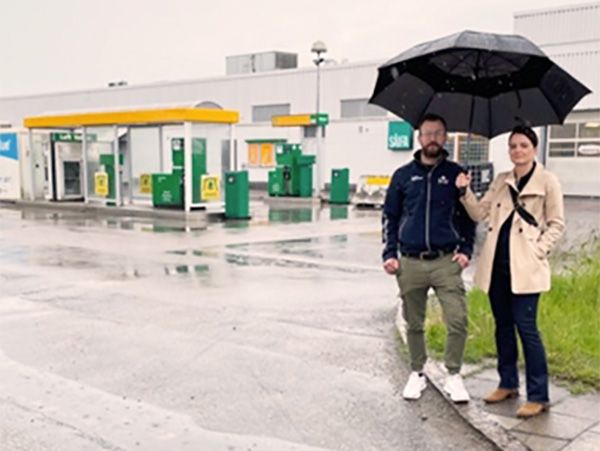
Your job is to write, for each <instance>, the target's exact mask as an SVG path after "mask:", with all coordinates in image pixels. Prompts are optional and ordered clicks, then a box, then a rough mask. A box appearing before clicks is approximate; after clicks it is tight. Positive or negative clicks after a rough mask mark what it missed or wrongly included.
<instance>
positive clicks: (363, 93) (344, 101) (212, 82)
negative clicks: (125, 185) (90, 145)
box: [0, 2, 600, 196]
mask: <svg viewBox="0 0 600 451" xmlns="http://www.w3.org/2000/svg"><path fill="white" fill-rule="evenodd" d="M514 18H515V21H514V32H515V33H518V34H522V35H525V36H527V37H528V38H530V39H532V40H533V41H534V42H535V43H536V44H538V45H540V46H541V47H542V49H543V50H544V51H545V52H546V53H547V54H548V55H549V56H550V57H551V58H553V59H554V60H555V61H556V62H557V63H558V64H559V65H561V66H562V67H563V68H564V69H566V70H567V71H568V72H570V73H571V74H573V75H574V76H575V77H576V78H577V79H579V80H580V81H581V82H582V83H584V84H585V85H586V86H587V87H588V88H590V89H591V90H592V91H593V94H590V95H588V96H587V97H586V98H584V99H583V100H582V101H581V102H580V104H579V105H577V107H576V110H575V111H574V112H573V113H572V114H571V115H570V116H569V117H568V119H567V121H566V122H567V124H566V125H565V126H562V127H549V128H547V129H543V128H542V129H540V132H541V134H542V135H543V136H542V145H541V149H540V151H541V155H540V159H541V160H542V161H543V162H544V163H545V164H547V166H548V167H549V168H550V169H551V170H553V171H554V172H556V173H557V174H558V176H559V178H560V180H561V182H562V183H563V189H564V191H565V194H568V195H579V196H600V176H599V174H600V151H598V152H597V153H596V151H595V149H596V146H597V147H598V148H599V149H600V27H599V26H598V24H599V23H600V2H597V3H592V4H586V5H580V6H570V7H565V8H554V9H549V10H544V11H533V12H523V13H517V14H515V16H514ZM401 50H403V49H398V52H400V51H401ZM391 56H393V55H390V57H391ZM381 63H383V61H368V62H360V63H352V64H339V65H327V64H326V65H323V66H321V80H320V86H321V89H320V91H321V98H320V112H324V113H328V114H329V118H330V122H329V125H328V126H327V127H326V130H325V136H324V137H323V139H322V141H321V145H322V147H323V148H322V150H321V152H320V161H318V163H317V166H318V170H319V171H320V174H319V176H318V177H316V178H317V179H320V180H322V181H323V182H328V181H329V179H330V173H331V169H333V168H349V169H350V181H351V183H357V182H358V180H359V177H360V176H361V175H389V174H391V173H392V172H393V170H394V169H395V168H397V167H398V166H400V165H402V164H404V163H405V162H407V161H409V160H410V158H411V157H412V150H414V148H416V147H417V146H418V142H417V140H416V135H415V136H414V139H413V143H412V146H411V147H410V148H408V149H403V150H394V149H390V147H394V146H390V145H389V144H390V142H389V139H388V138H389V133H390V129H391V128H390V127H391V126H390V123H391V122H392V123H395V122H399V121H401V119H399V118H397V117H395V116H394V115H392V114H390V113H387V112H385V111H384V110H382V109H380V108H378V107H376V106H372V105H368V104H367V100H368V98H369V97H370V95H371V93H372V90H373V87H374V84H375V79H376V76H377V67H378V66H379V65H380V64H381ZM156 105H185V106H188V107H189V106H212V107H222V108H224V109H228V110H237V111H239V112H240V123H239V124H238V125H237V126H236V130H235V141H236V145H237V169H240V168H247V169H248V170H249V172H250V180H251V182H257V183H266V181H267V173H268V171H269V170H271V169H272V164H273V161H272V159H266V163H265V164H262V163H261V161H258V162H257V161H252V159H251V158H249V153H250V152H249V144H248V143H247V141H260V140H277V139H285V140H287V141H288V142H301V140H302V139H303V138H304V137H307V136H310V134H311V133H312V132H314V130H313V131H311V130H310V128H306V129H305V128H274V127H272V125H271V116H273V115H287V114H303V113H315V112H316V111H315V110H316V69H315V68H312V67H310V68H299V69H285V70H276V71H271V72H262V73H251V74H245V75H228V76H223V77H217V78H207V79H200V80H186V81H174V82H163V83H154V84H145V85H138V86H116V87H112V88H105V89H95V90H86V91H75V92H61V93H51V94H41V95H29V96H19V97H7V98H0V119H1V120H2V121H3V122H8V123H10V124H12V126H14V127H21V126H22V122H23V118H25V117H28V116H35V115H41V114H44V113H48V112H54V113H56V112H63V111H88V110H114V109H127V108H133V107H135V108H143V107H144V106H148V107H154V106H156ZM506 139H507V137H506V135H504V136H500V137H497V138H495V139H493V140H492V141H491V142H490V143H489V145H488V143H487V142H481V143H480V147H481V152H480V157H481V160H482V161H485V160H487V159H488V158H489V159H490V160H491V161H492V162H493V163H494V166H495V171H496V172H499V171H503V170H507V169H508V168H510V161H509V159H508V152H507V144H506ZM463 141H464V138H463V137H462V136H456V137H453V141H452V144H453V148H454V152H453V153H454V155H453V157H454V158H456V159H459V160H460V145H461V143H462V142H463ZM306 142H310V140H308V141H306ZM306 152H307V153H314V149H306ZM209 158H210V156H209ZM219 158H220V157H219Z"/></svg>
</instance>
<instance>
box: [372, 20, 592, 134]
mask: <svg viewBox="0 0 600 451" xmlns="http://www.w3.org/2000/svg"><path fill="white" fill-rule="evenodd" d="M588 93H590V90H589V89H587V88H586V87H585V86H584V85H582V84H581V83H579V82H578V81H577V80H575V79H574V78H573V77H572V76H570V75H569V74H568V73H567V72H565V71H564V70H563V69H561V68H560V67H559V66H558V65H556V64H555V63H554V62H552V60H550V58H548V57H547V56H546V55H545V54H544V52H542V51H541V50H540V49H539V48H538V47H537V46H536V45H535V44H533V43H532V42H531V41H529V40H528V39H525V38H524V37H522V36H515V35H498V34H491V33H478V32H474V31H463V32H461V33H457V34H453V35H451V36H447V37H444V38H441V39H437V40H435V41H431V42H426V43H424V44H420V45H417V46H415V47H412V48H411V49H408V50H407V51H405V52H403V53H401V54H400V55H398V56H397V57H396V58H394V59H392V60H390V61H388V62H387V63H385V64H384V65H383V66H381V67H379V75H378V77H377V83H376V85H375V91H374V92H373V95H372V96H371V99H370V100H369V102H370V103H374V104H376V105H379V106H381V107H383V108H385V109H387V110H389V111H391V112H392V113H395V114H397V115H398V116H400V117H401V118H403V119H404V120H406V121H408V122H410V123H411V124H412V125H413V126H414V127H417V125H418V123H419V120H420V119H421V118H422V117H423V115H424V114H426V113H435V114H438V115H440V116H442V117H443V118H444V119H445V120H446V122H447V123H448V129H449V130H451V131H464V132H469V133H470V132H473V133H476V134H478V135H481V136H485V137H488V138H492V137H494V136H496V135H499V134H501V133H504V132H507V131H509V130H511V129H512V128H513V127H514V126H515V125H517V124H526V125H529V126H536V125H547V124H561V123H562V122H563V121H564V119H565V117H566V116H567V114H569V112H570V111H571V110H572V109H573V107H574V106H575V105H576V104H577V102H579V100H580V99H581V98H582V97H583V96H585V95H586V94H588Z"/></svg>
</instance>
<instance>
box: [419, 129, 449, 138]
mask: <svg viewBox="0 0 600 451" xmlns="http://www.w3.org/2000/svg"><path fill="white" fill-rule="evenodd" d="M419 134H420V135H421V136H423V137H424V138H443V137H444V136H446V132H445V131H444V130H436V131H435V132H424V133H419Z"/></svg>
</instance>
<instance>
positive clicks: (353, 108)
mask: <svg viewBox="0 0 600 451" xmlns="http://www.w3.org/2000/svg"><path fill="white" fill-rule="evenodd" d="M368 102H369V99H347V100H342V101H340V106H341V112H340V117H341V118H351V117H384V116H386V115H387V111H386V110H384V109H383V108H381V107H378V106H377V105H371V104H370V103H368Z"/></svg>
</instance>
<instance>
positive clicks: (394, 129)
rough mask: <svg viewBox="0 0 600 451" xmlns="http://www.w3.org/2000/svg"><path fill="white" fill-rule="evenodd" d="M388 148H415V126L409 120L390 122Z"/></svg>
mask: <svg viewBox="0 0 600 451" xmlns="http://www.w3.org/2000/svg"><path fill="white" fill-rule="evenodd" d="M387 146H388V149H390V150H411V149H412V148H413V128H412V126H411V125H410V124H409V123H408V122H400V121H391V122H389V123H388V144H387Z"/></svg>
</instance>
